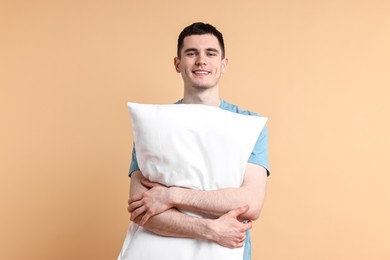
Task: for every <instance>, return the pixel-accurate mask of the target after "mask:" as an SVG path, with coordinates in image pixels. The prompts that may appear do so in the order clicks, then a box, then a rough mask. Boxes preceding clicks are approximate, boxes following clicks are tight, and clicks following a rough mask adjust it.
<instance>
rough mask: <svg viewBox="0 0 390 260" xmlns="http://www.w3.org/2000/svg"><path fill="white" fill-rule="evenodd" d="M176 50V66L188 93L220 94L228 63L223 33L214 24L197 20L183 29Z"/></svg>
mask: <svg viewBox="0 0 390 260" xmlns="http://www.w3.org/2000/svg"><path fill="white" fill-rule="evenodd" d="M177 51H178V55H177V57H175V59H174V65H175V69H176V72H178V73H180V74H181V76H182V78H183V80H184V89H185V93H198V94H199V93H204V91H208V92H209V91H210V90H211V91H212V92H214V93H215V94H218V83H219V79H220V77H221V74H222V73H224V72H225V71H226V68H227V64H228V59H227V58H225V54H224V53H225V49H224V43H223V38H222V34H221V33H220V32H219V31H217V29H215V27H214V26H212V25H209V24H204V23H194V24H192V25H190V26H188V27H186V28H184V30H183V31H182V32H181V34H180V36H179V40H178V50H177ZM209 93H210V92H209Z"/></svg>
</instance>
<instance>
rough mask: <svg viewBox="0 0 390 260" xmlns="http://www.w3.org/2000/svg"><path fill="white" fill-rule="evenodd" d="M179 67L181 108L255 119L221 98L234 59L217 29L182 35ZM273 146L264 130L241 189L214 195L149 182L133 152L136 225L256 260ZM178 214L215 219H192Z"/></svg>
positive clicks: (201, 27) (200, 27)
mask: <svg viewBox="0 0 390 260" xmlns="http://www.w3.org/2000/svg"><path fill="white" fill-rule="evenodd" d="M174 65H175V69H176V71H177V72H178V73H180V74H181V76H182V78H183V82H184V97H183V99H182V100H180V101H178V102H177V103H183V104H204V105H210V106H216V107H220V108H221V109H225V110H229V111H232V112H234V113H242V114H252V113H251V112H249V111H242V110H240V109H239V108H238V107H237V106H235V105H232V104H229V103H227V102H225V101H224V100H222V99H221V98H220V96H219V80H220V77H221V75H222V73H224V72H225V71H226V69H227V65H228V59H227V58H226V57H225V46H224V42H223V37H222V34H221V33H220V32H219V31H218V30H217V29H216V28H215V27H213V26H212V25H209V24H204V23H194V24H192V25H190V26H188V27H186V28H185V29H184V30H183V31H182V32H181V34H180V35H179V39H178V49H177V57H176V58H175V59H174ZM267 146H268V133H267V130H266V128H264V130H263V131H262V133H261V134H260V136H259V139H258V141H257V143H256V146H255V148H254V150H253V152H252V155H251V157H250V159H249V161H248V164H247V167H246V170H245V175H244V180H243V183H242V185H241V187H239V188H228V189H220V190H213V191H200V190H191V189H185V188H179V187H166V186H163V185H161V184H158V183H152V182H150V181H148V180H147V179H145V178H144V177H143V175H142V173H141V171H140V170H139V167H138V164H137V159H136V156H135V153H136V151H135V150H133V156H132V163H131V169H130V175H131V185H130V199H129V206H128V210H129V212H130V213H131V220H132V221H133V222H135V223H137V224H139V225H140V226H142V227H143V228H144V229H146V230H148V231H150V232H152V233H155V234H158V235H162V236H169V237H182V238H194V239H201V240H208V241H210V243H218V244H220V245H222V246H224V247H229V248H237V247H242V246H244V245H245V248H244V256H243V259H244V260H248V259H251V245H250V237H249V229H250V228H251V227H252V223H251V221H253V220H256V219H257V218H258V217H259V215H260V211H261V208H262V205H263V201H264V196H265V187H266V179H267V175H268V174H269V169H268V150H267ZM221 156H223V155H221ZM178 209H181V210H186V211H190V212H194V213H198V214H201V215H204V216H208V217H209V218H204V219H203V218H196V217H192V216H189V215H186V214H184V213H181V212H180V211H179V210H178ZM244 220H248V221H244Z"/></svg>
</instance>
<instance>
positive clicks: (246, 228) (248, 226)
mask: <svg viewBox="0 0 390 260" xmlns="http://www.w3.org/2000/svg"><path fill="white" fill-rule="evenodd" d="M243 228H244V230H245V231H246V230H248V229H251V228H252V222H251V221H250V222H248V223H243Z"/></svg>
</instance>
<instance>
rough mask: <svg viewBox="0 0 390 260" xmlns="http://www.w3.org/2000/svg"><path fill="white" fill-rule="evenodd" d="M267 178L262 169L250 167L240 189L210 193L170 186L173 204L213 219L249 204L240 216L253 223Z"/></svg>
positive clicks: (258, 210) (261, 203)
mask: <svg viewBox="0 0 390 260" xmlns="http://www.w3.org/2000/svg"><path fill="white" fill-rule="evenodd" d="M266 178H267V177H266V171H265V169H264V168H262V167H260V166H257V165H252V164H249V165H248V167H247V171H246V173H245V178H244V183H243V185H242V186H241V187H238V188H227V189H220V190H213V191H199V190H192V189H184V188H178V187H171V188H170V189H171V191H170V192H171V194H172V198H173V201H172V204H173V205H174V206H175V207H177V208H180V209H184V210H188V211H191V212H196V213H199V214H202V215H204V216H208V217H214V218H216V217H220V216H221V215H223V214H225V213H226V212H228V211H230V210H232V209H236V208H239V207H242V206H245V205H249V210H248V212H247V213H245V214H243V215H242V216H241V217H242V218H244V219H248V220H256V219H257V218H258V217H259V215H260V211H261V208H262V205H263V201H264V197H265V185H266Z"/></svg>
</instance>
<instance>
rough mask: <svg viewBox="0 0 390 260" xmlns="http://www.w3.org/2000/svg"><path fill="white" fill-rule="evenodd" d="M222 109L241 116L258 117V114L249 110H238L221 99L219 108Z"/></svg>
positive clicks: (235, 106)
mask: <svg viewBox="0 0 390 260" xmlns="http://www.w3.org/2000/svg"><path fill="white" fill-rule="evenodd" d="M219 107H220V108H222V109H225V110H228V111H231V112H233V113H238V114H243V115H254V116H260V114H258V113H255V112H252V111H249V110H243V109H240V108H239V107H238V106H237V105H234V104H231V103H229V102H226V101H225V100H223V99H221V104H220V106H219Z"/></svg>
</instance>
